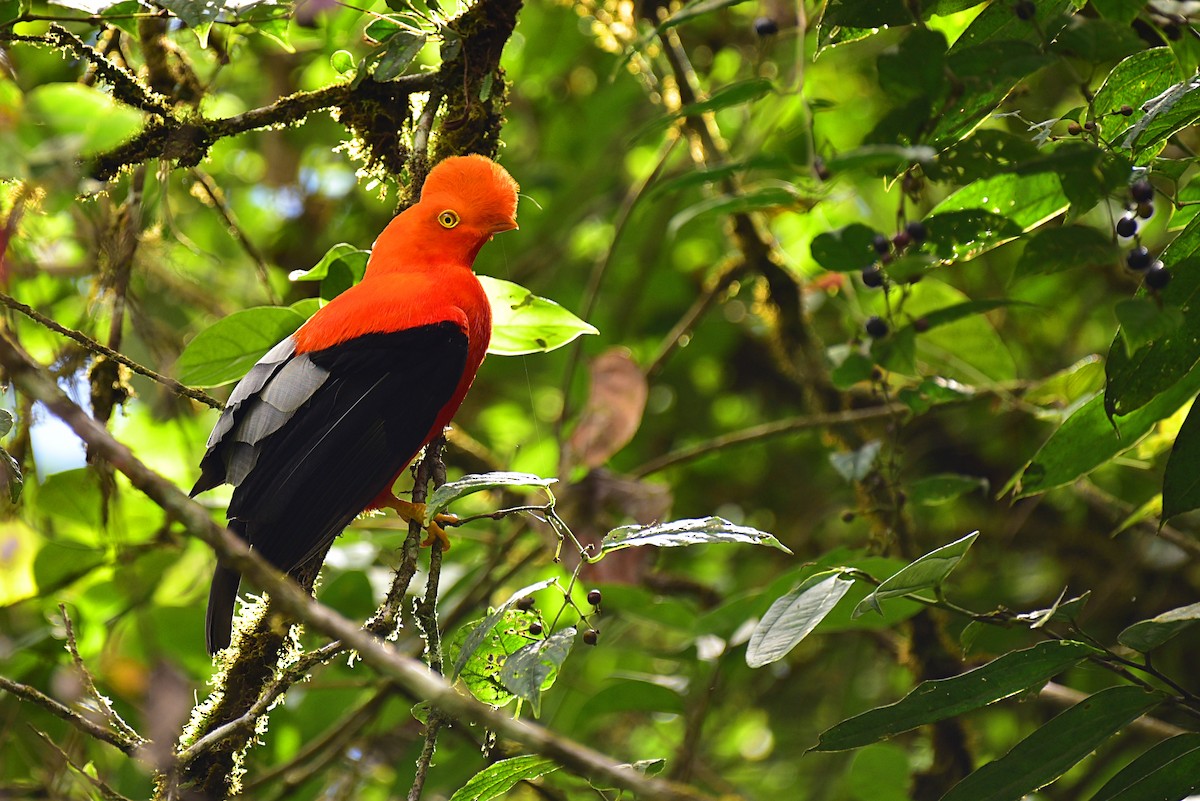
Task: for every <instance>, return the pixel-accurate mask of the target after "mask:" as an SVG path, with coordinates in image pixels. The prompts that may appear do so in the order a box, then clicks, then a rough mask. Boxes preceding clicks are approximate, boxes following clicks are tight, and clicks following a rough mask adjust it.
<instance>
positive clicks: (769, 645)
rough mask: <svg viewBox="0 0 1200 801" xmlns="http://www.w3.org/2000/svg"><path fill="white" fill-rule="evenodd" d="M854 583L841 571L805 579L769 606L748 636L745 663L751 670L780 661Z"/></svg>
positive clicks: (828, 571) (822, 573)
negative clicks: (748, 641) (748, 643)
mask: <svg viewBox="0 0 1200 801" xmlns="http://www.w3.org/2000/svg"><path fill="white" fill-rule="evenodd" d="M852 586H854V582H853V581H852V580H850V579H849V578H847V577H846V576H845V575H844V574H843V573H842V571H841V570H827V571H824V572H821V573H818V574H816V575H815V576H811V577H809V578H808V579H807V580H806V581H805V582H804V583H803V584H801V585H800V586H799V587H797V588H796V589H794V590H792V591H791V592H789V593H788V594H787V595H784V596H783V597H782V598H779V599H777V600H776V601H775V603H773V604H771V608H770V609H768V610H767V613H766V614H765V615H763V617H762V619H761V620H760V621H758V625H757V626H755V627H754V632H753V633H752V634H751V635H750V645H749V647H748V648H747V649H746V664H747V665H749V666H750V667H752V668H757V667H762V666H763V665H768V664H770V663H772V662H775V661H777V660H779V659H782V658H783V657H784V656H786V655H787V654H788V652H789V651H791V650H792V649H793V648H795V647H796V646H797V645H798V644H799V643H800V641H801V640H803V639H804V638H805V637H807V636H808V635H809V634H811V633H812V630H813V629H815V628H816V627H817V624H818V623H820V622H821V621H822V620H824V619H825V616H826V615H828V614H829V613H830V612H831V611H833V607H835V606H837V603H838V601H840V600H842V597H843V596H844V595H845V594H846V593H847V592H849V590H850V588H851V587H852Z"/></svg>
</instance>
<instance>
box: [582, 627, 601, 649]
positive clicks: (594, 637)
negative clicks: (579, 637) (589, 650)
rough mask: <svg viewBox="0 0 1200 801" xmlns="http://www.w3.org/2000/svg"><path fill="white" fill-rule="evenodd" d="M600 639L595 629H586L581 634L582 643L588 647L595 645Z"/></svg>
mask: <svg viewBox="0 0 1200 801" xmlns="http://www.w3.org/2000/svg"><path fill="white" fill-rule="evenodd" d="M599 639H600V632H598V631H596V630H595V629H588V630H587V631H585V632H584V633H583V641H584V642H585V643H587V644H588V645H595V644H596V642H597V641H598V640H599Z"/></svg>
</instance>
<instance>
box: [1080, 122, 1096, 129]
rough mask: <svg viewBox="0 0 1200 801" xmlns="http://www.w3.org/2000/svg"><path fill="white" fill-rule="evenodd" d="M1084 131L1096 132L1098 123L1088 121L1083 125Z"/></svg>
mask: <svg viewBox="0 0 1200 801" xmlns="http://www.w3.org/2000/svg"><path fill="white" fill-rule="evenodd" d="M1083 130H1085V131H1094V130H1096V123H1094V122H1092V121H1091V120H1088V121H1087V122H1085V123H1084V124H1083Z"/></svg>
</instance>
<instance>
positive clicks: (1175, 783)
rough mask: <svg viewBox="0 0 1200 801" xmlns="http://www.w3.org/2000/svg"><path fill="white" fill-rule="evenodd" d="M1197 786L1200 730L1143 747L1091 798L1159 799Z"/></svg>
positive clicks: (1199, 784) (1199, 782)
mask: <svg viewBox="0 0 1200 801" xmlns="http://www.w3.org/2000/svg"><path fill="white" fill-rule="evenodd" d="M1197 790H1200V734H1180V735H1177V736H1175V737H1172V738H1170V739H1169V740H1163V741H1162V742H1160V743H1158V744H1157V745H1155V746H1153V747H1152V748H1150V749H1148V750H1146V751H1144V752H1143V753H1142V754H1141V755H1140V756H1138V758H1137V759H1135V760H1133V761H1132V762H1130V763H1129V764H1128V765H1126V766H1125V767H1124V768H1122V769H1121V770H1120V771H1119V772H1118V773H1117V775H1115V776H1113V777H1112V778H1111V779H1109V780H1108V781H1107V782H1105V783H1104V786H1103V787H1101V788H1100V789H1099V790H1098V791H1097V792H1096V794H1095V795H1094V796H1092V797H1091V801H1163V799H1175V798H1187V797H1189V796H1190V795H1191V794H1193V793H1195V792H1196V791H1197Z"/></svg>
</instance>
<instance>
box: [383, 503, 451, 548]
mask: <svg viewBox="0 0 1200 801" xmlns="http://www.w3.org/2000/svg"><path fill="white" fill-rule="evenodd" d="M382 505H383V506H386V507H387V508H389V509H393V510H395V512H396V514H397V515H399V516H400V519H402V520H404V521H406V522H409V523H411V522H413V521H414V520H415V521H417V523H418V524H420V526H421V528H423V529H425V530H426V531H427V532H429V536H427V537H426V538H425V540H424V541H423V542H422V543H421V544H422V545H424V546H427V547H428V546H430V545H433V543H434V542H435V541H437V542H440V543H441V544H442V550H443V551H448V550H450V535H449V534H447V533H446V529H444V528H442V527H443V526H447V525H453V524H455V523H457V522H458V515H450V514H436V515H434V516H433V520H430V521H429V523H428V524H426V523H425V504H423V503H413V502H412V501H406V500H404V499H402V498H391V499H389V500H388V501H387V502H386V503H385V504H382Z"/></svg>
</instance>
